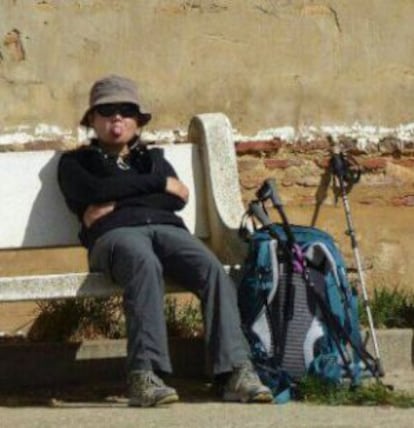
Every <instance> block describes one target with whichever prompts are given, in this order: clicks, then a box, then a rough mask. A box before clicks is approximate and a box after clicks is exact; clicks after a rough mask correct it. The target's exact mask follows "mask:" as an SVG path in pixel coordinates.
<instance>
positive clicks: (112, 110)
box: [94, 103, 139, 117]
mask: <svg viewBox="0 0 414 428" xmlns="http://www.w3.org/2000/svg"><path fill="white" fill-rule="evenodd" d="M94 111H96V112H97V113H98V114H99V115H100V116H103V117H111V116H115V115H116V114H119V115H120V116H122V117H138V116H139V109H138V107H137V106H136V105H135V104H132V103H112V104H100V105H97V106H96V107H94Z"/></svg>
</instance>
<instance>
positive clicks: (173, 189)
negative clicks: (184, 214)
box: [165, 177, 189, 202]
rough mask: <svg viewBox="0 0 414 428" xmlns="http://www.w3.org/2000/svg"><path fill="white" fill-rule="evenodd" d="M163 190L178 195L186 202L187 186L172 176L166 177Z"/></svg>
mask: <svg viewBox="0 0 414 428" xmlns="http://www.w3.org/2000/svg"><path fill="white" fill-rule="evenodd" d="M165 191H166V192H167V193H171V194H172V195H175V196H178V197H179V198H181V199H182V200H183V201H184V202H188V196H189V191H188V187H187V186H186V185H185V184H184V183H183V182H181V181H180V180H177V179H176V178H174V177H168V178H167V184H166V186H165Z"/></svg>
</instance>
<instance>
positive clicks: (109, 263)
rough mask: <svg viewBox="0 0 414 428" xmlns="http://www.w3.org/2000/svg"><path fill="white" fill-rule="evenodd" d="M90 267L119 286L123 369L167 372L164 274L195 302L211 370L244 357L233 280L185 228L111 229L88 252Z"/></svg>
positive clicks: (225, 369) (220, 370) (245, 348)
mask: <svg viewBox="0 0 414 428" xmlns="http://www.w3.org/2000/svg"><path fill="white" fill-rule="evenodd" d="M89 263H90V269H91V271H100V272H103V273H104V274H106V275H108V276H109V277H110V278H111V279H112V280H113V281H115V282H116V283H118V284H119V285H120V286H121V287H122V288H123V290H124V291H123V293H124V299H123V302H124V311H125V317H126V324H127V336H128V340H127V342H128V345H127V370H128V372H130V371H133V370H154V371H162V372H166V373H170V372H171V371H172V369H171V362H170V357H169V352H168V341H167V330H166V324H165V318H164V280H163V277H164V275H167V276H168V277H171V278H172V279H174V280H175V281H177V282H178V283H179V284H180V285H181V286H182V287H184V288H186V289H188V290H189V291H191V292H193V293H195V294H196V295H197V296H198V297H199V299H200V301H201V308H202V314H203V320H204V332H205V341H206V345H207V349H208V352H209V358H210V359H211V365H212V370H213V374H215V375H216V374H220V373H225V372H228V371H231V370H232V369H233V367H234V366H235V365H238V364H240V363H241V362H244V361H246V360H248V359H249V351H248V346H247V342H246V340H245V338H244V336H243V333H242V331H241V327H240V316H239V312H238V307H237V293H236V288H235V285H234V283H233V282H232V281H231V279H230V278H229V276H228V275H227V274H226V272H225V271H224V269H223V267H222V265H221V263H220V261H219V260H218V259H217V258H216V256H215V255H214V254H213V253H212V252H211V251H210V250H209V249H208V248H207V247H206V246H204V244H203V243H201V242H200V241H199V240H198V239H197V238H195V237H194V236H192V235H191V234H190V233H189V232H188V231H187V230H185V229H182V228H179V227H176V226H172V225H144V226H135V227H122V228H117V229H113V230H111V231H109V232H106V233H105V234H104V235H102V236H101V237H100V238H99V239H98V240H97V241H96V243H95V246H94V248H93V249H92V251H91V254H90V256H89Z"/></svg>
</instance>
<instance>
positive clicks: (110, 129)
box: [89, 103, 139, 149]
mask: <svg viewBox="0 0 414 428" xmlns="http://www.w3.org/2000/svg"><path fill="white" fill-rule="evenodd" d="M89 123H90V125H91V126H92V128H93V129H94V130H95V133H96V136H97V137H98V139H99V141H100V142H101V143H103V144H105V145H106V146H108V147H113V148H114V149H116V148H117V147H119V148H122V147H123V146H124V145H126V144H127V143H129V142H130V141H131V140H132V139H133V138H134V137H135V136H136V135H137V133H138V130H139V125H138V110H137V109H136V107H135V106H134V105H133V104H123V103H120V104H104V105H102V106H98V107H96V108H95V109H94V110H93V111H92V113H91V116H90V118H89Z"/></svg>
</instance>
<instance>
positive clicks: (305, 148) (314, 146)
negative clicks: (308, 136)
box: [291, 139, 331, 153]
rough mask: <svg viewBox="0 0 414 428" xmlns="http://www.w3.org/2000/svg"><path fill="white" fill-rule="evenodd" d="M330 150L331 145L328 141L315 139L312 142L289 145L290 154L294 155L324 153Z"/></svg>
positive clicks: (298, 142)
mask: <svg viewBox="0 0 414 428" xmlns="http://www.w3.org/2000/svg"><path fill="white" fill-rule="evenodd" d="M330 148H331V143H330V142H329V141H328V139H317V140H312V141H301V140H299V141H297V142H295V143H293V144H292V145H291V150H292V152H296V153H311V152H319V151H326V150H329V149H330Z"/></svg>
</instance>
